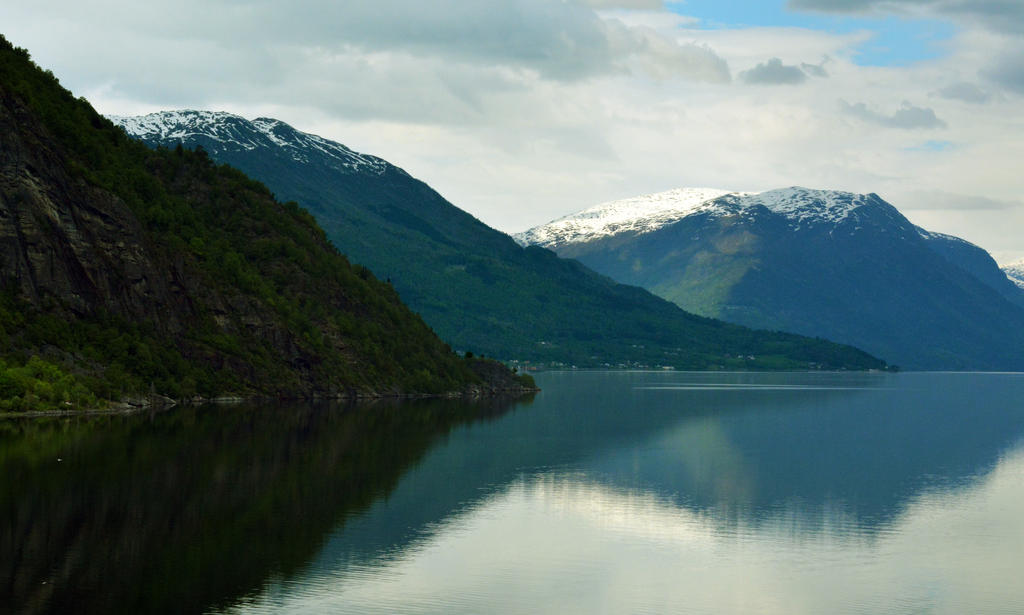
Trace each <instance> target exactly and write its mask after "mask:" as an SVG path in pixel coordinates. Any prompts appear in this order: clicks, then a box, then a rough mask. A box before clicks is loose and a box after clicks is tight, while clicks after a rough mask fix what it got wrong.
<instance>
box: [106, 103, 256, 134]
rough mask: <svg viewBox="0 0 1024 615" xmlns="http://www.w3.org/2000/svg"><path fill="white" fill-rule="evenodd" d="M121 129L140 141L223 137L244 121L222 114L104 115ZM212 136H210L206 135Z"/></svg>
mask: <svg viewBox="0 0 1024 615" xmlns="http://www.w3.org/2000/svg"><path fill="white" fill-rule="evenodd" d="M107 117H108V119H110V121H112V122H114V123H115V124H117V125H119V126H121V127H122V128H124V130H125V132H127V133H128V134H130V135H132V136H133V137H136V138H140V139H161V140H164V139H187V138H188V137H191V136H193V135H197V134H205V135H208V136H226V134H220V133H226V132H227V131H228V127H229V126H233V125H236V124H237V123H239V122H242V123H244V122H246V119H245V118H243V117H241V116H238V115H234V114H232V113H227V112H225V111H194V110H190V109H183V110H180V111H159V112H157V113H150V114H148V115H137V116H134V117H132V116H122V115H110V116H107ZM211 132H213V133H214V134H213V135H211V134H210V133H211Z"/></svg>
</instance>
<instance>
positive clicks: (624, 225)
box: [514, 188, 733, 246]
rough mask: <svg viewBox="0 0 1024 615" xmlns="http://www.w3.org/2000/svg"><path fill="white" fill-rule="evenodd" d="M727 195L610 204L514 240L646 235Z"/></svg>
mask: <svg viewBox="0 0 1024 615" xmlns="http://www.w3.org/2000/svg"><path fill="white" fill-rule="evenodd" d="M727 194H733V193H730V192H729V191H728V190H719V189H717V188H679V189H676V190H669V191H668V192H659V193H656V194H646V195H643V196H638V197H633V198H630V199H623V200H621V201H610V202H608V203H601V204H600V205H595V206H594V207H591V208H589V209H585V210H583V211H581V212H578V213H575V214H570V215H568V216H565V217H562V218H559V219H558V220H555V221H553V222H549V223H547V224H544V225H542V226H538V227H535V228H532V229H530V230H528V231H526V232H523V233H518V234H516V235H515V236H514V238H515V240H516V241H518V242H519V243H520V244H522V245H531V244H536V245H541V246H551V245H555V244H567V243H576V242H579V241H590V240H591V239H595V238H597V237H603V236H609V235H617V234H619V233H624V232H628V231H632V232H635V233H646V232H650V231H653V230H655V229H658V228H661V227H662V226H665V225H666V224H671V223H672V222H675V221H676V220H679V219H680V218H684V217H686V216H687V215H689V214H691V213H693V212H694V211H696V210H697V209H698V208H700V206H701V205H703V204H705V203H707V202H709V201H711V200H713V199H717V198H718V197H721V196H725V195H727Z"/></svg>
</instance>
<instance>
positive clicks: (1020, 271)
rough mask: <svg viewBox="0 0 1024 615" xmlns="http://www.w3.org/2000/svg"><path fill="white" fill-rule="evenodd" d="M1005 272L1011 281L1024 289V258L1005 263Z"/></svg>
mask: <svg viewBox="0 0 1024 615" xmlns="http://www.w3.org/2000/svg"><path fill="white" fill-rule="evenodd" d="M1001 268H1002V270H1003V273H1005V274H1006V277H1008V278H1010V281H1011V282H1013V283H1014V284H1016V285H1017V286H1019V287H1020V288H1021V289H1022V290H1024V258H1022V259H1020V260H1019V261H1016V262H1013V263H1009V264H1007V265H1003V266H1002V267H1001Z"/></svg>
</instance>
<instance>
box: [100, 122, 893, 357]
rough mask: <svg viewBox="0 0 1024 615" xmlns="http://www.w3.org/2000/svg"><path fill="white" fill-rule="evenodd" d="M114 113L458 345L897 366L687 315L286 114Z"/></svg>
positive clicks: (546, 353)
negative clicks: (238, 177) (199, 165)
mask: <svg viewBox="0 0 1024 615" xmlns="http://www.w3.org/2000/svg"><path fill="white" fill-rule="evenodd" d="M112 119H114V120H115V121H116V122H117V123H118V124H120V125H121V126H123V127H124V128H125V130H126V131H127V132H128V133H129V134H132V135H133V136H135V137H137V138H139V139H141V140H142V141H144V142H146V143H147V144H149V145H151V146H164V147H169V148H174V147H177V145H178V144H179V143H180V144H181V145H183V146H184V147H186V148H192V147H196V146H199V145H201V146H202V147H203V148H204V149H205V150H206V151H207V152H208V153H209V155H210V156H211V157H212V158H213V159H214V160H216V161H217V162H222V163H228V164H230V165H232V166H234V167H236V168H238V169H240V170H241V171H243V172H245V173H247V174H248V175H250V176H252V177H253V178H255V179H257V180H259V181H261V182H263V183H264V184H266V186H267V187H268V188H269V189H270V190H272V191H273V192H274V193H275V194H276V196H278V197H279V198H280V199H281V200H292V201H295V202H297V203H299V204H300V205H301V206H302V207H304V208H305V209H306V210H307V211H308V212H309V213H311V214H312V215H313V216H314V217H315V218H316V221H317V222H318V223H319V224H320V226H321V227H322V228H323V229H324V231H325V232H326V234H327V237H328V238H329V239H330V240H331V241H332V242H333V243H334V244H335V245H336V246H337V247H338V249H339V250H341V251H342V252H343V253H344V254H345V255H346V256H348V257H349V258H350V259H352V261H354V262H356V263H359V264H361V265H364V266H365V267H367V268H368V269H369V270H371V271H372V272H374V273H375V274H376V275H377V276H378V277H380V278H383V279H387V280H389V281H390V282H391V284H392V286H393V287H394V289H395V290H397V291H398V293H399V294H400V295H401V297H402V299H403V300H404V301H405V302H406V303H407V304H408V305H409V306H410V307H412V308H413V309H414V310H415V311H416V312H418V313H419V314H420V315H421V316H422V317H423V319H424V320H425V321H426V322H427V324H429V325H430V326H431V327H432V328H433V329H434V330H435V331H436V332H437V333H438V334H439V335H440V336H441V337H442V338H443V339H444V340H445V341H446V342H448V343H450V344H451V345H452V346H453V347H454V348H458V349H463V350H472V351H473V352H475V353H484V354H487V355H489V356H499V357H507V358H513V357H518V358H521V359H528V360H532V361H559V362H565V363H572V364H577V365H602V364H605V363H610V364H618V363H627V364H633V365H635V364H647V365H655V364H662V365H674V366H677V367H707V366H709V365H716V366H717V365H723V366H737V367H752V366H757V365H758V364H760V365H765V366H769V365H770V366H779V365H794V366H803V367H807V366H810V365H812V364H813V365H817V366H821V365H831V366H849V367H860V368H865V367H878V368H880V367H884V365H885V364H884V363H883V362H882V361H879V360H878V359H875V358H874V357H870V356H868V355H867V354H866V353H864V352H862V351H860V350H857V349H854V348H849V347H845V346H839V345H836V344H832V343H830V342H826V341H824V340H811V339H807V338H801V337H798V336H792V335H783V334H777V333H769V332H761V331H750V330H748V329H745V328H742V327H736V326H734V325H729V324H726V323H722V322H713V321H708V320H707V319H703V318H698V317H696V316H694V315H692V314H687V313H685V312H683V311H682V310H680V309H679V308H678V307H677V306H676V305H673V304H671V303H670V302H668V301H665V300H664V299H661V298H659V297H656V296H654V295H652V294H651V293H649V292H647V291H644V290H642V289H639V288H635V287H630V286H625V285H622V284H617V283H615V282H613V281H611V280H609V279H608V278H606V277H605V276H601V275H598V274H596V273H594V272H593V271H590V270H589V269H587V268H586V267H583V266H582V265H580V264H579V263H576V262H572V261H565V260H562V259H559V258H557V257H556V256H554V255H553V254H551V253H550V252H549V251H547V250H542V249H539V248H536V247H529V248H524V247H522V246H519V245H517V244H516V243H515V242H514V241H512V239H511V238H509V236H508V235H506V234H505V233H502V232H500V231H496V230H494V229H492V228H489V227H488V226H486V225H485V224H483V223H482V222H480V221H479V220H477V219H476V218H474V217H473V216H471V215H469V214H468V213H466V212H464V211H462V210H460V209H458V208H457V207H455V206H454V205H452V204H451V203H449V202H448V201H446V200H445V199H444V198H443V197H442V196H441V195H439V194H438V193H437V192H435V191H434V190H432V189H431V188H430V186H428V185H426V184H424V183H423V182H421V181H419V180H417V179H415V178H413V177H411V176H410V175H408V174H407V173H405V172H404V171H402V170H401V169H399V168H398V167H395V166H394V165H391V164H389V163H387V162H385V161H384V160H381V159H379V158H375V157H373V156H366V155H364V154H359V153H357V152H354V151H352V150H351V149H349V148H347V147H345V146H343V145H341V144H339V143H334V142H332V141H329V140H327V139H324V138H322V137H318V136H316V135H310V134H306V133H303V132H300V131H298V130H295V129H294V128H292V127H291V126H288V125H287V124H285V123H283V122H280V121H277V120H272V119H267V118H258V119H255V120H252V121H249V120H246V119H244V118H241V117H239V116H237V115H232V114H229V113H210V112H204V111H174V112H165V113H157V114H152V115H148V116H143V117H138V118H124V117H119V118H112ZM765 355H769V356H770V358H769V359H761V358H760V357H762V356H765ZM750 357H754V358H753V359H751V358H750ZM425 360H426V359H425ZM759 362H760V363H759ZM748 363H749V365H748Z"/></svg>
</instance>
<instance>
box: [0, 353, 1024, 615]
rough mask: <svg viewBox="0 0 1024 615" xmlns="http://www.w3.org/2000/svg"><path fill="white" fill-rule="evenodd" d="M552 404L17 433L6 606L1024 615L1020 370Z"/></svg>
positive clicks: (616, 390)
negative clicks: (974, 614) (1017, 614)
mask: <svg viewBox="0 0 1024 615" xmlns="http://www.w3.org/2000/svg"><path fill="white" fill-rule="evenodd" d="M538 384H539V385H540V386H541V387H542V388H543V391H542V392H541V393H539V394H538V395H537V396H536V397H534V398H533V399H532V400H526V401H521V402H508V403H502V402H489V403H487V404H484V405H482V406H481V405H472V404H465V403H460V402H423V403H417V404H399V405H378V406H374V407H369V408H363V407H361V408H341V407H333V406H321V407H290V408H248V407H239V408H207V409H187V410H175V411H172V412H169V413H162V414H159V415H154V416H148V417H127V418H125V417H119V418H106V419H92V420H85V419H77V420H73V421H51V422H48V423H41V422H38V421H37V422H24V423H9V424H7V425H4V426H0V446H2V448H0V470H2V472H3V473H2V477H0V512H3V513H4V514H5V515H6V518H5V519H4V520H3V522H4V524H3V526H2V527H0V575H2V576H0V582H3V583H4V584H5V585H4V586H2V590H3V591H5V592H7V593H8V595H9V597H10V600H0V604H3V603H7V604H14V605H15V609H14V610H15V611H16V612H18V611H22V612H61V611H68V609H73V611H75V612H117V611H123V612H129V611H131V612H204V611H205V612H229V613H278V612H286V613H605V612H606V613H958V614H959V613H1024V583H1022V582H1021V581H1020V579H1021V578H1022V569H1024V375H1020V374H817V373H815V374H691V373H673V372H665V373H640V372H610V373H600V372H564V373H557V372H552V373H544V374H541V375H540V376H539V378H538ZM58 460H59V461H58ZM2 608H3V607H2V606H0V609H2ZM68 612H71V611H68Z"/></svg>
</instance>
